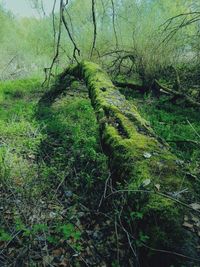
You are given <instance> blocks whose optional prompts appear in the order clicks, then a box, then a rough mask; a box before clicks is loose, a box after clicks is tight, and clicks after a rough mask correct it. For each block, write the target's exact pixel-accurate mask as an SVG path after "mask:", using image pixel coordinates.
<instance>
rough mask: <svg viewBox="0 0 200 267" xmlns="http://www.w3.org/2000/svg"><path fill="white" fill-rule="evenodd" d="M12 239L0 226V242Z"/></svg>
mask: <svg viewBox="0 0 200 267" xmlns="http://www.w3.org/2000/svg"><path fill="white" fill-rule="evenodd" d="M11 239H12V236H11V235H10V234H9V233H7V232H5V230H4V229H2V228H0V242H8V241H10V240H11Z"/></svg>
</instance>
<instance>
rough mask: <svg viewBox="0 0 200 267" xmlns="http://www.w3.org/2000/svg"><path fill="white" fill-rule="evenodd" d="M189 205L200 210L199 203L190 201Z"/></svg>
mask: <svg viewBox="0 0 200 267" xmlns="http://www.w3.org/2000/svg"><path fill="white" fill-rule="evenodd" d="M190 206H191V207H192V208H193V209H194V210H200V204H198V203H192V204H190Z"/></svg>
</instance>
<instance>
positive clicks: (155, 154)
mask: <svg viewBox="0 0 200 267" xmlns="http://www.w3.org/2000/svg"><path fill="white" fill-rule="evenodd" d="M68 72H70V73H71V74H75V75H76V76H79V78H83V79H84V80H85V81H86V84H87V87H88V90H89V95H90V98H91V102H92V105H93V107H94V110H95V112H96V116H97V120H98V122H99V126H100V132H101V138H102V143H103V145H104V149H105V152H106V154H107V155H108V156H109V160H110V169H111V172H112V178H113V181H114V182H117V183H116V184H118V188H119V189H124V190H131V191H134V190H138V189H142V188H143V189H145V190H144V191H145V193H144V194H145V197H144V196H143V195H142V193H141V194H139V195H137V198H138V199H137V202H140V205H139V206H140V208H139V210H140V212H142V214H143V218H142V220H141V221H140V222H139V227H141V229H142V231H144V232H145V234H147V235H148V236H149V241H148V242H149V243H148V245H149V246H153V247H154V248H157V249H168V250H171V251H173V252H174V251H177V252H179V253H183V254H186V255H187V254H188V253H187V252H188V251H192V254H191V253H190V255H188V256H193V257H197V255H198V252H197V250H196V249H197V247H198V242H199V237H198V236H197V234H196V232H195V231H194V232H192V231H189V230H190V229H188V228H184V227H183V226H182V225H183V222H184V216H185V215H187V216H190V215H191V212H192V211H190V210H189V209H186V208H183V206H181V205H180V204H179V203H177V201H174V200H172V199H171V198H170V197H172V198H173V196H175V195H176V194H177V192H179V191H180V190H181V189H184V188H188V190H189V192H190V193H189V194H188V195H186V197H184V195H180V198H179V199H175V200H179V201H183V202H186V201H187V202H188V201H189V203H191V202H192V198H191V196H192V194H193V188H192V184H191V182H190V181H189V180H187V178H186V177H185V174H184V173H183V170H182V166H180V164H179V161H178V159H177V158H176V156H174V155H173V154H171V152H170V151H169V149H168V147H167V146H166V145H165V144H163V143H160V142H159V141H158V140H157V138H156V135H155V134H154V132H153V130H152V129H151V127H150V125H149V123H148V122H147V121H146V120H145V119H143V118H142V117H141V116H140V114H139V113H138V111H137V108H136V107H135V106H133V105H131V104H130V103H129V102H128V101H127V100H126V99H125V97H124V96H123V95H121V94H120V92H119V91H118V89H117V88H116V87H115V86H114V85H113V83H112V82H111V80H110V79H109V77H108V75H107V74H106V73H105V72H104V71H103V70H102V69H101V68H100V67H99V66H98V65H96V64H94V63H91V62H82V63H80V64H79V65H77V66H75V67H73V68H70V69H68ZM147 181H148V182H147ZM158 185H159V188H160V189H158ZM159 190H160V191H159ZM160 192H162V193H163V195H160V194H159V193H160ZM164 194H165V195H166V196H169V197H165V196H164ZM129 195H130V196H129V203H128V205H129V206H131V205H132V206H133V207H134V209H135V205H134V199H135V194H134V192H133V193H132V194H129ZM154 254H155V256H153V254H151V255H149V259H148V260H149V262H150V261H152V264H153V262H156V261H155V258H156V257H158V255H157V253H156V251H154ZM156 255H157V256H156ZM169 255H170V254H167V253H163V254H162V255H161V256H160V253H159V257H161V262H162V266H170V265H166V263H167V262H168V261H165V259H166V257H168V259H170V260H169V264H174V263H177V262H179V260H180V262H184V263H186V261H187V260H186V258H181V257H178V258H176V257H175V258H173V257H171V256H169ZM154 264H155V263H154ZM167 264H168V263H167ZM178 264H179V263H178ZM188 264H189V263H188ZM150 266H151V265H150ZM176 266H180V265H176ZM186 266H187V264H186ZM188 266H190V265H188Z"/></svg>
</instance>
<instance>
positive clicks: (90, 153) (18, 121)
mask: <svg viewBox="0 0 200 267" xmlns="http://www.w3.org/2000/svg"><path fill="white" fill-rule="evenodd" d="M40 84H41V81H40V80H38V79H36V78H34V79H27V80H19V81H7V82H1V83H0V92H1V93H0V182H1V183H0V266H2V267H3V266H5V267H7V266H20V267H23V266H64V267H65V266H113V267H114V266H132V265H131V260H130V259H127V258H126V255H128V253H130V254H131V253H132V249H133V248H132V247H131V246H130V244H131V240H130V236H128V235H127V233H126V232H125V231H124V229H123V225H119V224H118V223H117V222H116V220H115V215H114V216H113V212H112V211H110V214H109V212H107V213H106V214H105V213H104V212H103V211H101V210H100V209H99V208H100V206H101V200H102V196H103V194H104V187H105V183H106V181H107V180H108V178H109V176H110V173H109V169H108V164H107V157H106V156H105V155H104V153H103V151H102V148H101V143H100V138H99V130H98V124H97V122H96V117H95V114H94V112H93V109H92V106H91V103H90V99H89V97H88V92H87V88H86V87H85V85H84V84H83V83H82V82H73V83H72V85H71V86H70V87H66V88H65V90H64V91H63V92H62V93H61V94H59V95H57V96H56V97H55V98H54V99H51V101H49V102H48V101H44V98H43V96H44V94H45V89H43V88H42V87H41V86H40ZM125 95H126V97H127V99H129V100H130V101H133V102H134V103H136V104H137V106H138V108H139V110H140V111H141V113H142V114H144V116H145V117H146V118H147V119H148V120H149V121H150V122H151V124H152V126H153V128H154V129H155V132H156V133H157V134H158V135H160V136H161V137H162V138H163V139H165V140H166V141H168V142H169V144H170V145H171V149H172V151H173V152H174V153H176V154H177V155H178V156H179V157H180V159H181V160H182V161H185V162H186V163H187V164H188V166H189V167H190V170H191V172H192V173H193V174H194V177H197V176H198V175H199V173H200V165H199V159H200V152H199V151H200V150H199V143H200V125H199V114H198V112H197V111H195V110H194V109H190V108H188V109H187V110H186V109H182V108H179V107H177V106H173V105H172V104H169V102H165V100H166V99H160V100H159V101H157V100H154V99H152V98H148V97H147V98H145V99H144V98H141V96H139V95H135V94H132V92H130V91H128V90H127V91H126V92H125ZM191 140H192V141H195V142H191ZM110 209H112V207H110ZM111 214H112V215H111ZM111 216H112V217H111ZM126 235H127V236H126ZM124 236H125V237H124ZM141 238H143V237H141ZM125 248H126V249H125ZM120 262H124V265H121V264H120Z"/></svg>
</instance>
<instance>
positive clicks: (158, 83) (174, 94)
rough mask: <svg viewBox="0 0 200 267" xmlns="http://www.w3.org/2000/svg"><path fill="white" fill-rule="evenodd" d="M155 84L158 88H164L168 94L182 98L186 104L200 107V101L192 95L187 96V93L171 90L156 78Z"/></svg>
mask: <svg viewBox="0 0 200 267" xmlns="http://www.w3.org/2000/svg"><path fill="white" fill-rule="evenodd" d="M155 85H156V86H158V87H159V88H160V89H162V90H164V92H167V93H168V94H171V95H173V96H176V97H180V98H183V99H184V100H185V101H186V102H187V103H188V104H190V105H191V106H194V107H200V103H199V102H197V101H195V100H194V99H193V98H192V97H190V96H188V95H187V94H185V93H183V92H181V91H180V90H179V91H176V90H173V89H171V88H168V87H167V86H165V85H163V84H161V83H160V82H159V81H158V80H155Z"/></svg>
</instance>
